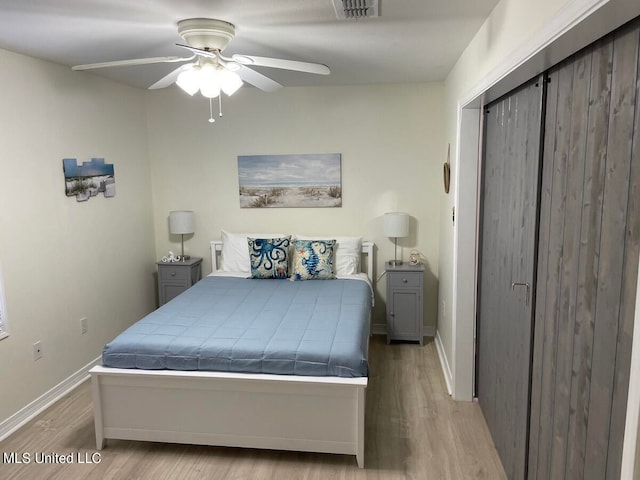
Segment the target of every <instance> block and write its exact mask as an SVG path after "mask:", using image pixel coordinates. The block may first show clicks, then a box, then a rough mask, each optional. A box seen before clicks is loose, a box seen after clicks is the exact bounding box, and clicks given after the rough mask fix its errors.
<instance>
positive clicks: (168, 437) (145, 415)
mask: <svg viewBox="0 0 640 480" xmlns="http://www.w3.org/2000/svg"><path fill="white" fill-rule="evenodd" d="M221 247H222V243H221V242H219V241H213V242H211V254H212V256H211V259H212V260H211V261H212V267H213V270H214V271H215V270H217V267H218V261H217V256H218V253H219V252H220V251H221ZM373 248H374V244H373V243H372V242H364V243H363V245H362V253H363V254H364V255H366V265H367V272H366V273H367V275H368V277H369V279H370V280H371V279H373V278H374V275H373ZM90 374H91V383H92V392H93V412H94V420H95V430H96V446H97V449H98V450H101V449H102V448H104V447H105V446H106V440H107V439H122V440H146V441H154V442H169V443H188V444H200V445H218V446H229V447H247V448H264V449H274V450H295V451H304V452H322V453H339V454H347V455H355V456H356V460H357V463H358V467H360V468H364V418H365V391H366V387H367V378H366V377H364V378H341V377H307V376H294V375H290V376H289V375H265V374H236V373H222V372H194V371H173V370H138V369H119V368H107V367H102V366H97V367H94V368H93V369H91V371H90Z"/></svg>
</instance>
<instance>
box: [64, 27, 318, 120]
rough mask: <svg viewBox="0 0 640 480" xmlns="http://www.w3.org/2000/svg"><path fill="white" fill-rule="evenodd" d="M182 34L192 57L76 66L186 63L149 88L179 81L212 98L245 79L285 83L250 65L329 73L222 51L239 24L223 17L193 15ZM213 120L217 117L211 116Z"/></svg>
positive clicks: (268, 85) (261, 84)
mask: <svg viewBox="0 0 640 480" xmlns="http://www.w3.org/2000/svg"><path fill="white" fill-rule="evenodd" d="M178 34H179V35H180V36H181V37H182V38H183V39H184V41H185V43H186V45H184V44H179V43H178V44H176V45H177V46H179V47H182V48H184V49H186V50H189V51H190V52H191V53H192V55H191V56H190V57H175V56H173V57H152V58H138V59H132V60H121V61H114V62H102V63H90V64H85V65H75V66H73V67H71V68H72V70H91V69H95V68H107V67H123V66H131V65H147V64H152V63H184V62H191V63H186V64H183V65H181V66H179V67H178V68H176V69H174V70H173V71H172V72H170V73H169V74H168V75H166V76H164V77H163V78H161V79H160V80H158V81H157V82H156V83H154V84H153V85H151V86H150V87H149V89H158V88H165V87H168V86H170V85H172V84H173V83H176V84H177V85H178V86H179V87H180V88H182V89H183V90H184V91H185V92H187V93H188V94H189V95H194V94H195V93H196V92H198V91H200V93H201V94H202V95H203V96H205V97H207V98H209V99H210V100H211V99H212V98H215V97H218V98H220V97H221V95H220V92H221V91H222V92H224V93H225V94H227V95H232V94H233V93H234V92H235V91H236V90H237V89H238V88H240V86H242V84H243V82H247V83H249V84H251V85H253V86H254V87H257V88H259V89H260V90H263V91H265V92H273V91H275V90H277V89H279V88H281V87H282V85H281V84H280V83H278V82H276V81H275V80H272V79H271V78H269V77H267V76H266V75H263V74H261V73H259V72H257V71H255V70H253V69H251V68H249V67H250V66H257V67H269V68H279V69H284V70H294V71H298V72H306V73H313V74H318V75H328V74H329V73H330V70H329V67H327V66H326V65H322V64H319V63H309V62H300V61H296V60H284V59H280V58H269V57H257V56H250V55H239V54H235V55H232V56H231V57H225V56H224V55H222V51H223V50H224V49H225V48H226V46H227V45H228V43H229V41H231V39H233V37H234V36H235V26H234V25H233V24H231V23H229V22H225V21H223V20H215V19H210V18H190V19H186V20H181V21H179V22H178ZM209 121H210V122H211V121H213V117H212V116H210V119H209Z"/></svg>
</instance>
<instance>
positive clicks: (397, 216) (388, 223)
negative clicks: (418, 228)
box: [384, 212, 409, 266]
mask: <svg viewBox="0 0 640 480" xmlns="http://www.w3.org/2000/svg"><path fill="white" fill-rule="evenodd" d="M384 235H385V237H389V238H393V239H394V259H393V260H389V265H392V266H397V265H402V260H398V238H402V237H408V236H409V214H408V213H402V212H389V213H385V214H384Z"/></svg>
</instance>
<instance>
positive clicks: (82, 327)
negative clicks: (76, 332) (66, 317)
mask: <svg viewBox="0 0 640 480" xmlns="http://www.w3.org/2000/svg"><path fill="white" fill-rule="evenodd" d="M87 328H88V326H87V317H82V318H81V319H80V331H81V332H82V334H83V335H84V334H85V333H87Z"/></svg>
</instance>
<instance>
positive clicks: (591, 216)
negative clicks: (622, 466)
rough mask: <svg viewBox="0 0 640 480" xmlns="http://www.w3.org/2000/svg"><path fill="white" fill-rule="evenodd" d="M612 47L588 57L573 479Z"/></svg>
mask: <svg viewBox="0 0 640 480" xmlns="http://www.w3.org/2000/svg"><path fill="white" fill-rule="evenodd" d="M611 56H612V45H611V42H608V43H607V44H605V45H604V46H603V47H601V48H599V49H597V50H596V51H595V52H593V55H590V59H591V71H590V78H589V83H590V86H589V99H588V102H589V103H588V105H589V110H588V111H586V112H584V117H585V119H588V121H587V122H586V125H584V126H583V128H584V129H585V132H586V133H587V134H586V149H585V158H584V191H583V192H582V197H583V200H582V211H581V212H578V217H576V218H580V221H579V225H580V227H581V229H580V252H579V257H578V268H577V271H578V281H577V291H576V307H575V308H576V321H575V322H574V323H575V326H574V328H575V338H574V345H573V359H572V365H584V366H585V368H580V369H574V370H573V378H572V383H571V402H570V406H569V409H570V411H572V412H575V414H574V415H573V416H571V417H570V419H571V422H570V425H569V434H568V438H569V441H568V458H567V469H568V471H570V472H572V474H573V475H574V477H577V478H580V477H582V476H583V470H584V464H585V445H586V438H587V424H588V416H589V394H590V393H589V392H590V381H591V380H590V373H591V363H592V354H593V340H594V338H593V335H594V320H595V316H596V315H595V310H596V302H595V300H596V295H595V293H596V292H595V288H596V285H597V270H598V259H599V256H600V244H599V242H598V239H599V238H600V235H601V226H602V222H601V220H602V217H601V212H602V189H603V184H604V167H605V159H606V142H607V132H608V129H607V117H608V112H609V92H610V90H611Z"/></svg>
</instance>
